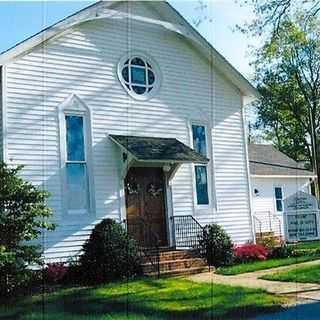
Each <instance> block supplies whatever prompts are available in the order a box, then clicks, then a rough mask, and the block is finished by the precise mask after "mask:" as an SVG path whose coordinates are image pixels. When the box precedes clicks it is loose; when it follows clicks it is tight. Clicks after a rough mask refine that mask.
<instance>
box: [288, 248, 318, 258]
mask: <svg viewBox="0 0 320 320" xmlns="http://www.w3.org/2000/svg"><path fill="white" fill-rule="evenodd" d="M291 250H292V256H293V257H301V256H318V255H320V248H312V249H295V248H294V247H291Z"/></svg>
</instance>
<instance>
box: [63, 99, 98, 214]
mask: <svg viewBox="0 0 320 320" xmlns="http://www.w3.org/2000/svg"><path fill="white" fill-rule="evenodd" d="M59 120H60V151H61V167H62V175H63V179H62V181H63V195H62V196H63V207H64V211H65V213H66V214H69V215H75V214H76V215H85V214H89V213H90V212H92V207H93V195H92V192H91V190H90V185H92V183H90V182H92V172H91V171H92V170H91V165H90V163H91V135H90V132H91V130H90V113H89V109H88V108H87V107H86V105H85V104H84V103H83V102H82V101H81V99H80V98H78V97H77V96H76V95H71V96H70V97H69V98H68V99H67V100H66V101H65V102H64V103H63V104H62V105H61V106H60V110H59Z"/></svg>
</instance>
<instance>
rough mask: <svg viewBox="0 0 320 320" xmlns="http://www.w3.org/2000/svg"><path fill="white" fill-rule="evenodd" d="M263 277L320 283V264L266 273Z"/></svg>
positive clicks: (275, 279)
mask: <svg viewBox="0 0 320 320" xmlns="http://www.w3.org/2000/svg"><path fill="white" fill-rule="evenodd" d="M261 279H266V280H274V281H289V282H304V283H320V264H317V265H314V266H306V267H300V268H294V269H291V270H288V271H282V272H277V273H274V274H270V275H265V276H263V277H261Z"/></svg>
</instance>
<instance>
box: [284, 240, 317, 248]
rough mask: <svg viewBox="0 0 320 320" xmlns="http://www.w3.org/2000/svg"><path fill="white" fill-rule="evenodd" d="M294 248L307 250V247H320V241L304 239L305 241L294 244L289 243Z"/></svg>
mask: <svg viewBox="0 0 320 320" xmlns="http://www.w3.org/2000/svg"><path fill="white" fill-rule="evenodd" d="M290 246H293V247H294V248H295V249H296V250H307V249H311V250H312V249H319V248H320V241H319V240H317V241H305V242H298V243H294V244H290Z"/></svg>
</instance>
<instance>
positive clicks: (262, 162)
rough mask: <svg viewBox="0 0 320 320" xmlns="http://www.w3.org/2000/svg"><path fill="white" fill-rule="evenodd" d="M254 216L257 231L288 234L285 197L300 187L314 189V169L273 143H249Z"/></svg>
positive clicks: (300, 188)
mask: <svg viewBox="0 0 320 320" xmlns="http://www.w3.org/2000/svg"><path fill="white" fill-rule="evenodd" d="M248 150H249V161H250V177H251V189H252V199H253V217H254V221H255V226H256V232H257V233H259V232H260V229H261V230H262V232H270V231H273V232H275V233H276V234H278V233H279V232H280V228H281V233H282V235H284V233H283V232H284V229H283V228H284V226H283V210H284V206H283V200H284V199H285V198H288V197H289V196H291V195H293V194H295V193H296V192H298V191H303V192H307V193H311V186H310V183H311V181H312V180H313V179H314V178H315V175H314V174H313V172H311V171H309V170H306V169H305V168H304V167H303V166H302V165H301V164H300V163H298V162H296V161H294V160H293V159H291V158H289V157H288V156H286V155H285V154H283V153H282V152H280V151H279V150H277V149H276V148H275V147H273V146H272V145H264V144H249V146H248Z"/></svg>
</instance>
